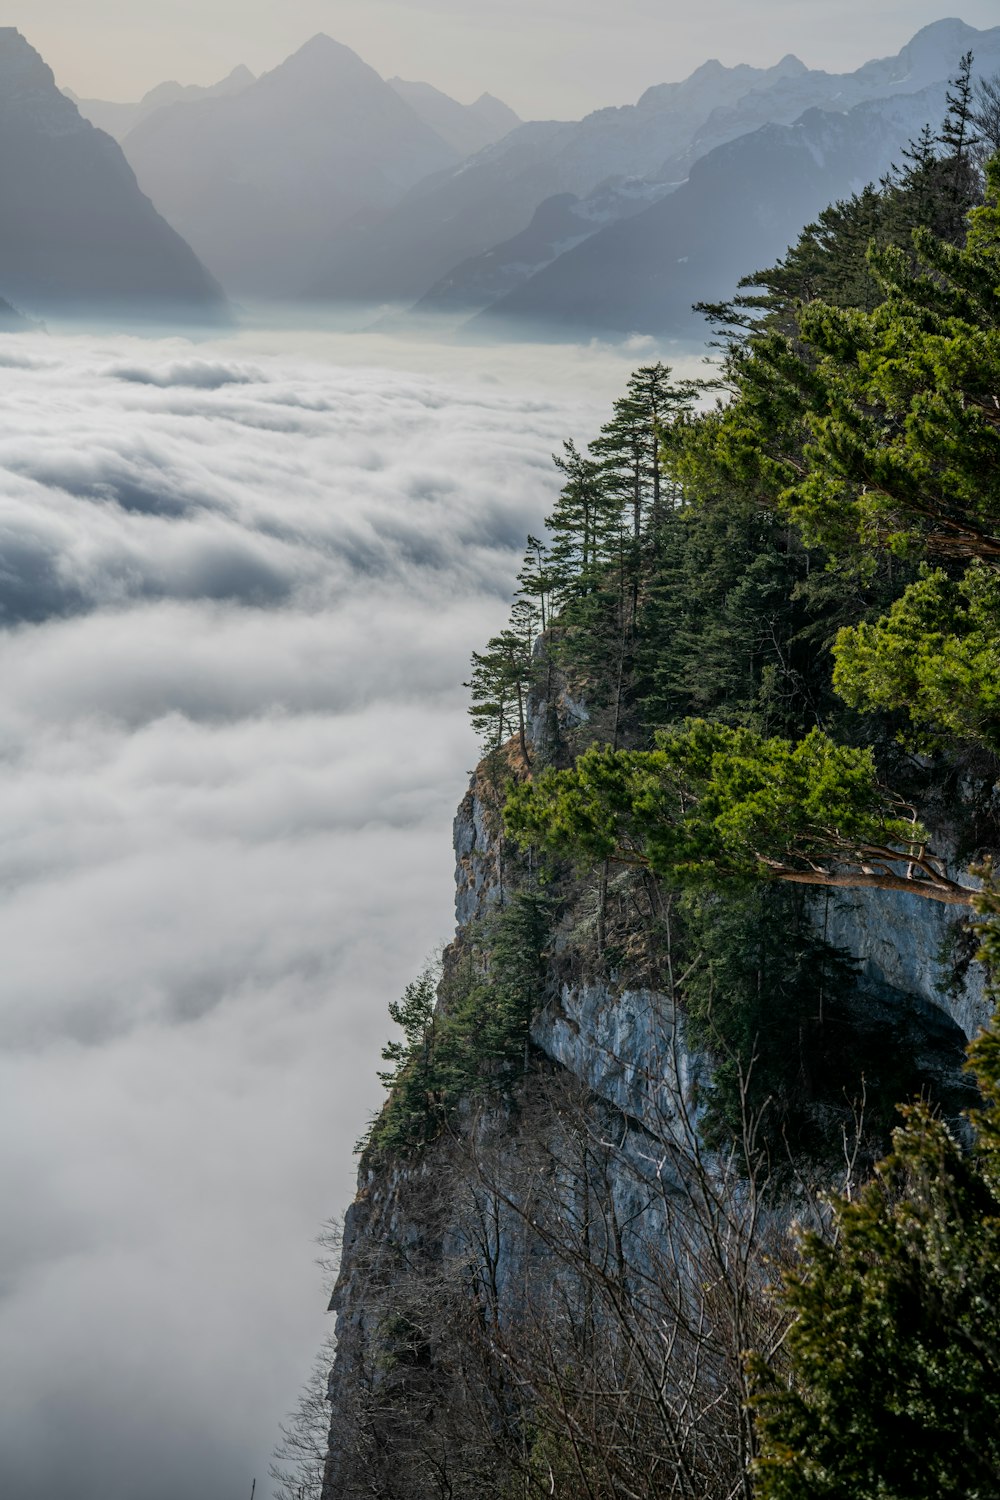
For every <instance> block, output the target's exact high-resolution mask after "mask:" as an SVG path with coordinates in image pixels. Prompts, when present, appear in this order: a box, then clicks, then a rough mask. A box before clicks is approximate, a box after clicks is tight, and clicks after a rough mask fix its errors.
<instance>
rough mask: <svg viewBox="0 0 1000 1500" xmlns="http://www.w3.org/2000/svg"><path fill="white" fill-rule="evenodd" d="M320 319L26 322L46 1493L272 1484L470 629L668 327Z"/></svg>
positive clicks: (20, 759) (24, 1006)
mask: <svg viewBox="0 0 1000 1500" xmlns="http://www.w3.org/2000/svg"><path fill="white" fill-rule="evenodd" d="M296 342H297V344H298V348H297V349H296V351H295V352H294V353H289V352H288V350H287V348H286V347H285V346H284V344H283V339H282V336H281V335H280V334H278V333H272V334H269V335H267V336H266V337H265V336H251V335H249V334H244V335H239V336H234V337H232V338H231V339H229V340H228V341H227V342H225V343H221V344H219V345H212V344H199V345H197V346H193V345H190V344H186V343H184V342H181V341H165V342H156V341H147V342H143V341H139V340H136V339H125V338H114V339H97V338H93V337H89V336H78V337H75V338H64V337H60V336H56V335H50V336H49V337H47V338H43V337H41V336H33V335H21V336H6V337H3V338H0V410H2V411H3V412H4V421H3V424H2V426H0V550H2V555H3V558H4V571H3V574H2V577H0V606H2V607H3V610H4V624H5V626H6V628H5V629H4V630H3V632H2V633H0V680H2V681H3V684H4V686H3V693H2V695H0V826H2V828H3V830H4V835H3V839H2V840H0V890H2V891H3V901H2V903H0V951H2V952H3V956H4V957H3V984H2V986H0V1202H2V1203H3V1204H4V1205H6V1211H5V1212H4V1214H3V1215H2V1216H0V1268H2V1269H0V1349H2V1350H3V1357H2V1360H0V1493H2V1494H3V1495H4V1497H5V1500H51V1497H52V1496H53V1495H57V1494H67V1493H70V1492H71V1493H72V1494H73V1495H74V1496H75V1497H77V1500H178V1497H183V1500H195V1497H198V1496H202V1495H204V1496H208V1495H211V1496H212V1497H213V1500H229V1497H233V1500H246V1497H247V1496H249V1494H250V1489H251V1485H252V1483H253V1480H254V1479H255V1478H256V1479H257V1481H258V1485H257V1493H258V1494H259V1495H265V1494H268V1493H269V1492H270V1486H269V1485H268V1484H267V1482H266V1473H267V1465H268V1458H269V1454H270V1452H271V1449H272V1446H273V1444H274V1442H275V1441H276V1439H277V1436H278V1424H279V1422H280V1420H281V1419H282V1417H283V1416H284V1415H285V1414H286V1413H287V1412H288V1411H289V1410H290V1409H291V1408H292V1407H293V1405H294V1401H295V1396H296V1392H297V1390H298V1389H299V1386H300V1384H301V1383H302V1382H303V1381H304V1380H305V1378H306V1376H307V1373H308V1370H309V1367H310V1365H311V1363H312V1358H313V1355H314V1353H315V1351H316V1350H317V1349H318V1347H319V1345H320V1343H321V1340H322V1338H323V1334H324V1317H323V1310H324V1306H325V1294H324V1288H323V1285H322V1282H321V1277H320V1275H319V1273H318V1271H317V1270H316V1267H315V1266H314V1263H313V1262H314V1257H315V1256H316V1254H317V1253H318V1252H317V1249H316V1246H315V1244H314V1237H315V1236H316V1234H317V1233H318V1232H319V1230H320V1228H321V1226H322V1224H323V1222H324V1221H325V1220H326V1219H327V1218H328V1217H329V1216H331V1215H334V1214H337V1213H342V1212H343V1211H344V1210H345V1209H346V1207H347V1205H348V1203H349V1201H350V1199H351V1197H352V1196H353V1191H354V1173H355V1162H354V1159H353V1156H352V1146H353V1143H354V1141H355V1140H356V1139H357V1137H358V1136H359V1135H360V1134H361V1133H362V1131H363V1130H364V1128H365V1126H366V1124H367V1122H368V1119H369V1118H370V1115H371V1113H372V1111H373V1110H374V1109H375V1108H376V1107H377V1106H378V1104H379V1103H380V1100H381V1088H380V1086H379V1084H378V1082H377V1080H376V1077H375V1073H376V1069H377V1068H378V1067H379V1065H380V1064H379V1051H380V1048H381V1045H382V1044H383V1043H384V1041H385V1040H386V1039H387V1038H388V1036H389V1034H390V1031H391V1027H390V1023H389V1018H388V1014H387V1008H388V1005H389V1002H390V1001H392V1000H395V999H397V998H398V997H399V995H400V994H401V993H402V990H403V987H404V986H405V984H406V983H407V982H408V981H409V980H410V979H412V978H413V977H415V975H416V974H417V973H418V972H419V971H420V969H421V968H422V967H423V965H424V964H425V962H426V961H427V959H428V958H429V957H431V956H432V955H433V953H434V951H435V950H436V949H437V948H438V947H439V946H440V945H442V944H444V943H446V942H448V941H449V940H450V938H451V936H452V934H453V930H454V915H453V898H454V883H453V871H454V856H453V852H452V848H451V824H452V818H453V815H454V810H455V807H456V805H457V803H458V802H459V800H460V799H461V796H462V794H463V791H464V789H465V786H466V782H467V772H468V770H469V768H470V767H471V765H472V764H473V763H474V761H475V759H476V754H477V750H476V745H475V740H474V737H473V735H472V732H471V729H470V727H469V723H468V719H467V716H466V696H467V695H466V692H465V689H464V688H463V686H462V683H463V679H465V678H467V676H468V670H469V655H470V652H471V651H472V650H473V649H475V648H476V647H477V646H479V645H481V644H482V643H484V642H485V640H486V639H487V638H488V637H489V635H490V634H491V633H494V632H495V631H496V630H497V629H498V628H500V627H501V625H502V624H503V622H504V620H505V619H506V615H507V610H508V608H509V597H510V590H511V586H512V583H513V580H514V575H515V573H516V571H517V568H518V566H519V563H520V559H521V555H522V551H523V543H524V538H525V535H526V533H527V532H528V531H529V530H533V531H537V530H538V528H539V524H540V521H541V518H542V516H543V515H544V514H545V512H546V510H547V509H548V508H549V507H550V505H551V501H552V499H553V497H554V494H555V491H556V488H557V478H558V476H557V473H556V471H555V469H554V467H553V465H552V462H551V454H552V452H553V450H554V449H556V448H557V447H558V446H559V444H560V443H561V441H562V439H563V438H564V437H570V436H573V437H576V438H577V439H578V440H584V439H586V438H587V437H589V436H591V435H592V434H593V433H594V431H595V430H596V427H597V425H598V424H599V423H600V422H601V421H602V420H604V419H605V417H606V415H607V412H608V408H609V405H610V402H611V400H612V399H613V397H614V396H616V395H617V394H619V393H620V391H621V389H622V387H623V386H624V383H625V380H626V379H627V374H628V371H629V370H630V369H631V368H632V366H633V365H634V364H635V363H637V362H639V361H640V360H641V358H642V357H643V356H644V355H645V354H647V353H648V352H649V351H648V347H647V346H646V345H645V344H642V343H636V344H634V345H633V346H630V347H625V348H621V349H618V350H611V349H603V348H600V347H592V348H588V349H571V348H563V349H559V350H550V351H547V350H543V349H542V350H531V351H523V350H521V351H519V350H517V349H516V348H510V349H506V350H500V351H487V352H484V351H475V350H468V351H465V352H462V351H447V350H444V349H442V348H440V347H438V348H436V349H435V348H433V347H430V346H427V347H419V348H413V347H408V346H405V345H402V344H399V345H396V344H393V343H391V342H390V341H388V340H385V339H364V338H355V339H354V340H348V339H347V338H344V339H342V340H340V341H339V342H338V340H337V338H332V339H331V340H328V341H324V339H323V338H321V337H318V336H317V337H314V338H313V339H312V340H311V341H310V340H309V339H303V338H301V337H300V338H298V339H297V341H296ZM418 372H419V373H418ZM137 1475H140V1476H141V1479H138V1480H137V1477H136V1476H137Z"/></svg>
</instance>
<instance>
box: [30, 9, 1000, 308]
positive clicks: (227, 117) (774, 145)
mask: <svg viewBox="0 0 1000 1500" xmlns="http://www.w3.org/2000/svg"><path fill="white" fill-rule="evenodd" d="M968 50H972V51H973V52H974V53H975V58H976V70H977V72H978V73H980V74H985V75H992V74H994V73H998V72H1000V26H997V27H995V28H993V29H991V30H986V31H977V30H975V29H974V28H972V27H970V26H967V25H965V23H964V22H962V21H959V20H945V21H940V22H937V23H935V24H933V25H931V26H927V27H925V28H923V30H921V31H920V32H918V33H917V35H916V36H915V37H914V38H913V40H912V41H911V42H910V43H908V45H907V46H906V47H904V48H903V49H902V51H901V52H900V53H898V54H897V55H896V56H894V57H891V58H882V59H876V60H874V61H872V62H868V63H866V64H865V65H864V66H863V67H861V68H858V69H857V70H856V71H855V72H853V73H847V74H830V73H825V72H822V71H819V70H813V69H809V68H807V67H806V66H805V65H804V64H803V63H801V62H800V61H799V60H798V59H797V58H795V57H793V56H790V55H789V56H786V57H784V58H782V59H781V61H780V62H778V63H776V64H775V66H774V67H771V68H754V67H750V66H747V65H739V66H736V67H723V65H722V64H721V63H719V62H717V61H711V62H707V63H705V64H704V65H703V66H702V67H700V68H698V69H697V70H696V71H695V72H694V73H692V74H691V76H690V77H689V78H687V79H684V80H683V81H681V82H679V83H664V84H659V85H657V86H655V87H654V88H651V89H648V90H647V91H646V93H644V94H643V95H642V97H641V98H640V99H639V100H638V102H637V103H636V104H634V105H628V106H624V107H622V108H613V109H603V110H597V111H595V112H594V113H592V114H590V115H588V116H587V117H586V118H585V119H583V120H579V121H556V120H541V121H533V122H529V123H526V124H522V123H520V122H519V121H518V119H517V117H516V115H514V113H513V111H511V110H509V109H508V108H507V106H506V105H504V104H502V103H501V102H500V101H499V100H497V99H495V98H493V97H492V96H490V95H488V94H484V95H483V96H482V97H481V98H480V99H478V100H477V101H476V102H475V103H474V104H470V105H463V104H460V103H458V102H457V101H456V100H454V99H451V98H449V97H448V96H447V95H446V94H443V93H441V92H440V91H439V90H437V89H435V88H433V87H432V86H431V85H429V84H426V83H420V82H411V81H404V80H402V79H399V78H394V79H391V80H389V81H385V80H383V79H382V78H380V77H379V75H378V74H377V73H376V72H375V71H374V70H373V69H372V68H370V67H369V66H368V65H367V64H366V63H365V62H363V61H362V59H361V58H359V57H358V56H357V55H356V54H355V53H354V52H352V51H351V50H350V48H348V47H344V46H341V45H340V44H339V43H337V42H335V41H332V40H331V39H330V38H329V37H326V36H322V35H321V36H317V37H314V38H313V39H312V41H310V42H308V43H307V44H306V45H305V46H304V47H302V48H300V49H299V51H298V52H296V53H295V54H294V55H293V56H292V57H290V58H289V59H287V61H285V62H284V63H282V64H281V65H280V66H279V67H277V68H275V69H273V70H272V71H270V72H268V73H265V74H264V75H263V76H262V77H260V78H254V77H253V75H252V74H251V73H250V72H249V70H248V69H246V68H237V69H235V70H234V71H233V72H232V73H231V74H230V75H229V76H228V77H227V78H225V79H223V80H222V81H221V82H220V83H218V84H215V85H213V86H211V87H208V88H202V87H198V86H188V87H184V86H182V85H180V84H178V83H167V84H162V85H160V86H159V87H158V88H156V89H153V90H151V91H150V92H149V93H148V94H146V95H145V96H144V97H143V99H141V100H140V101H138V102H137V103H134V104H112V103H109V102H106V101H100V100H79V101H76V102H74V100H73V98H72V97H69V96H65V95H63V94H60V93H59V91H58V90H57V89H56V87H55V84H54V81H53V78H52V74H51V72H50V71H49V69H48V68H47V67H46V66H45V64H44V63H43V62H42V60H41V58H40V57H39V56H38V54H37V53H36V52H34V51H33V49H32V48H31V47H30V46H29V45H28V43H27V42H26V41H25V40H24V38H23V37H21V36H20V35H19V33H17V32H16V31H14V30H13V29H12V28H0V193H2V194H3V200H2V201H3V204H4V213H3V216H2V218H0V297H7V298H9V300H10V302H11V303H12V304H14V305H16V306H17V307H18V308H20V309H21V310H22V311H24V312H26V313H27V314H28V315H29V316H33V315H38V314H42V315H44V314H45V313H46V312H48V311H50V310H53V309H69V308H73V307H75V308H80V309H84V308H85V309H87V310H88V311H89V312H92V313H93V312H102V311H104V310H106V309H108V308H114V309H116V315H117V314H121V313H122V310H123V309H125V308H127V307H133V308H135V307H138V306H140V305H142V304H147V305H148V304H155V305H156V306H159V307H162V308H164V309H165V308H167V307H176V306H185V307H188V308H190V309H194V310H195V311H197V312H198V313H199V314H206V315H209V316H213V315H218V314H219V312H220V310H221V308H222V306H223V300H222V294H221V292H220V290H219V285H218V284H217V283H216V281H215V280H213V277H214V278H217V282H218V283H221V286H222V287H224V289H225V291H226V293H228V294H229V295H231V296H235V297H238V298H241V299H253V298H260V299H274V300H288V299H306V300H312V301H317V302H334V301H335V302H350V303H357V304H359V305H365V306H370V305H372V304H375V305H379V304H382V305H383V306H384V307H386V309H389V308H391V309H393V310H394V312H393V315H394V316H399V315H400V313H402V314H403V315H404V316H405V317H407V318H415V319H418V320H419V319H420V318H426V317H434V318H435V319H437V318H440V317H445V318H446V319H448V320H449V322H450V324H451V326H453V327H458V326H467V327H468V328H469V330H470V331H471V332H472V333H474V334H483V333H490V334H491V335H492V334H494V333H496V332H497V331H499V330H503V329H505V328H511V329H516V330H517V332H518V333H519V334H522V335H523V334H524V333H530V334H532V335H544V336H555V337H579V336H581V335H583V336H588V335H589V334H590V333H601V334H605V333H608V334H615V333H630V332H648V333H655V334H657V335H660V336H667V337H671V336H673V337H688V336H690V335H692V334H695V335H697V334H699V333H700V332H702V324H701V323H700V321H699V320H697V319H696V318H695V317H694V316H693V315H692V313H691V303H692V302H694V301H696V300H719V299H722V298H725V297H727V296H729V295H731V294H732V292H733V291H734V290H735V285H736V282H737V280H738V278H739V277H740V276H741V275H742V274H745V273H747V272H750V271H753V270H755V269H757V268H759V267H760V266H762V265H765V264H768V263H771V262H773V261H774V260H775V259H776V258H778V257H779V256H780V255H781V254H782V253H783V252H784V250H785V248H786V247H787V245H788V243H789V242H790V241H791V240H792V239H794V238H795V236H796V235H797V233H798V231H799V229H800V228H801V226H802V225H803V223H805V222H806V221H807V220H809V219H811V218H813V217H815V215H816V213H817V212H818V211H819V210H820V209H821V208H822V207H823V206H824V205H825V204H826V203H828V202H830V201H831V200H833V199H836V198H838V197H844V196H846V195H848V194H849V193H850V192H852V191H854V190H856V189H859V188H860V187H862V186H863V185H864V184H865V183H866V182H868V181H871V180H875V179H877V178H878V177H879V176H880V175H881V174H882V173H883V172H884V171H885V170H886V169H887V168H888V166H889V164H890V163H891V162H892V161H893V160H898V159H899V157H900V153H901V150H902V148H903V147H904V146H905V145H906V143H907V141H908V140H909V139H910V138H912V137H913V136H915V135H916V134H918V133H919V131H920V129H921V127H922V126H923V124H924V123H925V122H928V121H929V122H930V123H931V124H932V125H933V126H935V127H936V126H937V125H938V124H939V122H940V120H941V118H942V115H943V113H944V109H945V90H946V84H947V80H948V78H949V77H950V76H953V75H954V73H955V71H956V69H957V67H958V64H959V60H960V58H961V56H962V54H963V53H964V52H966V51H968ZM84 114H87V115H89V117H90V119H89V120H87V119H84V118H82V115H84ZM90 120H92V121H94V122H97V123H99V124H102V125H103V126H104V127H106V129H107V132H108V133H105V131H104V130H102V129H97V128H95V127H94V125H92V124H91V123H90ZM112 133H113V134H117V135H120V136H121V137H122V147H121V148H119V146H118V145H117V144H116V143H115V141H114V140H112V139H111V138H110V135H111V134H112ZM123 152H124V156H123V154H122V153H123ZM125 157H127V158H128V163H126V160H125ZM129 164H130V165H131V169H132V170H130V167H129ZM133 172H134V174H135V175H134V176H133ZM136 179H138V182H137V181H136ZM143 194H147V195H148V197H144V196H143ZM149 200H152V201H149ZM153 204H155V205H156V207H155V209H154V207H153ZM160 215H163V217H162V218H161V217H160ZM165 220H166V221H167V222H165ZM168 226H169V227H168ZM206 267H207V270H206ZM407 309H408V311H406V310H407ZM0 311H2V309H0Z"/></svg>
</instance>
